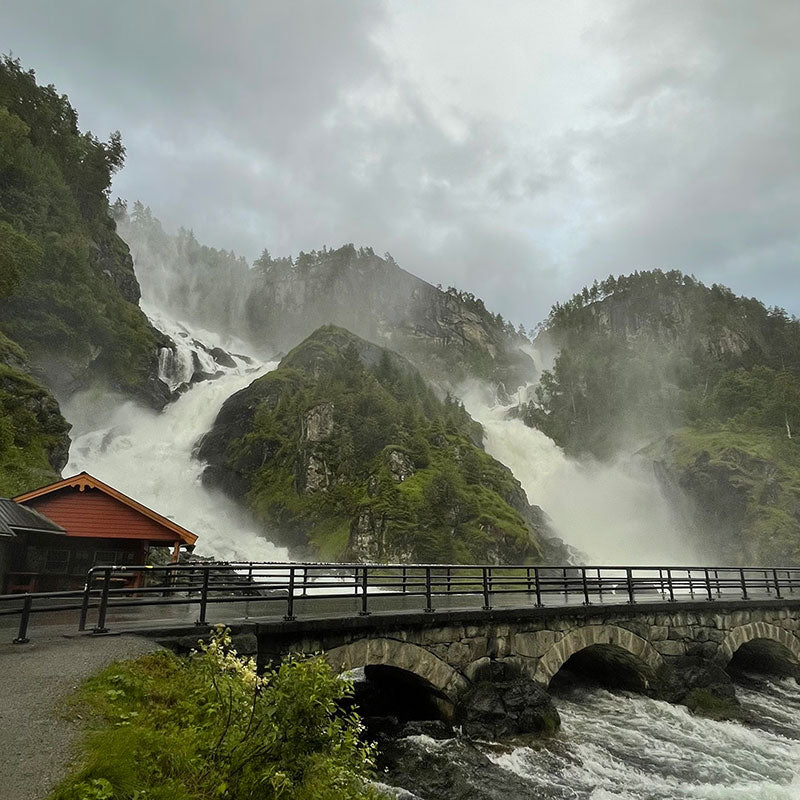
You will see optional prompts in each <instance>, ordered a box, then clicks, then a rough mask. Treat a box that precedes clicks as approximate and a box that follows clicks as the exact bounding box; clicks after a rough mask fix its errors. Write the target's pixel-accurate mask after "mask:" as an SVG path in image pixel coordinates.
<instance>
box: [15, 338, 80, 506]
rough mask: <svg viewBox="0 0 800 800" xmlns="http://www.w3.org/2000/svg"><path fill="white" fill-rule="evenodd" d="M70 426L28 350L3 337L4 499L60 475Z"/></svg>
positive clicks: (67, 445) (65, 457)
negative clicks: (35, 372)
mask: <svg viewBox="0 0 800 800" xmlns="http://www.w3.org/2000/svg"><path fill="white" fill-rule="evenodd" d="M69 427H70V426H69V425H68V423H67V422H66V420H65V419H64V418H63V417H62V416H61V412H60V410H59V407H58V403H57V402H56V400H55V398H54V397H53V396H52V394H50V392H49V391H48V390H47V389H46V388H45V387H44V386H42V385H41V384H40V383H39V382H38V381H36V380H35V379H34V378H33V377H32V375H31V373H30V366H29V364H28V361H27V358H26V357H25V354H24V352H23V351H22V350H21V349H20V348H19V347H17V346H16V345H14V344H13V343H12V342H11V341H10V340H8V339H7V338H5V337H4V336H2V334H0V496H6V497H9V496H14V495H15V494H19V493H20V492H22V491H25V490H28V489H32V488H34V487H36V486H42V485H44V484H46V483H49V482H50V481H52V480H55V479H57V478H58V477H60V473H61V470H62V469H63V468H64V465H65V464H66V463H67V456H68V454H69V436H68V435H67V434H68V432H69Z"/></svg>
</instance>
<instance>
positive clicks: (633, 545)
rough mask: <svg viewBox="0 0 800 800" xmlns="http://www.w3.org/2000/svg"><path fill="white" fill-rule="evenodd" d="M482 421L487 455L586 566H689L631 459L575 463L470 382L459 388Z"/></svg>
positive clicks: (684, 548) (685, 547) (669, 516)
mask: <svg viewBox="0 0 800 800" xmlns="http://www.w3.org/2000/svg"><path fill="white" fill-rule="evenodd" d="M460 396H461V399H462V400H463V402H464V404H465V407H466V409H467V411H468V412H469V413H470V414H471V415H472V417H473V418H474V419H476V420H477V421H478V422H480V423H481V424H482V425H483V428H484V432H485V442H484V446H485V447H486V450H487V452H488V453H489V454H490V455H492V456H494V457H495V458H496V459H497V460H498V461H500V462H502V463H503V464H505V465H506V466H507V467H508V468H509V469H510V470H511V471H512V472H513V473H514V476H515V477H516V478H517V480H518V481H519V482H520V483H521V484H522V488H523V489H524V490H525V493H526V494H527V495H528V500H529V502H531V503H534V504H536V505H538V506H541V508H542V509H543V510H544V511H545V513H546V514H547V515H548V516H549V517H550V519H551V522H552V525H553V527H554V529H555V531H556V533H557V534H558V535H559V536H560V537H561V538H562V539H564V541H565V542H567V544H569V545H572V546H573V547H577V548H578V549H580V550H581V551H582V552H583V553H585V554H586V555H587V556H588V558H589V562H590V563H592V564H642V565H649V564H669V563H672V564H676V565H678V564H690V563H692V562H693V561H696V560H697V557H698V556H697V554H696V552H695V548H694V547H692V546H691V545H690V543H689V541H688V537H686V536H685V535H684V531H683V527H682V525H681V523H680V521H679V520H678V519H677V518H676V516H675V513H674V511H673V510H672V508H671V506H670V504H669V503H668V502H667V500H666V498H665V497H664V496H663V494H662V492H661V489H660V487H659V485H658V482H657V480H656V478H655V475H654V474H653V473H652V471H650V472H648V471H647V470H646V469H645V468H644V467H643V466H642V465H641V464H638V463H636V462H635V461H633V460H631V461H629V462H627V463H626V462H622V461H620V462H617V463H614V464H599V463H596V462H590V461H583V462H579V461H576V460H574V459H572V458H569V457H568V456H566V455H565V453H564V451H563V450H562V449H561V448H560V447H558V445H556V443H555V442H554V441H553V440H552V439H550V438H548V437H547V436H546V435H545V434H544V433H542V432H541V431H539V430H536V429H534V428H529V427H528V426H527V425H525V423H523V422H522V421H521V420H519V419H510V418H509V417H508V412H509V411H510V409H511V407H510V406H503V405H500V404H498V403H496V402H494V401H493V400H492V399H491V398H489V397H487V395H486V393H485V390H481V389H479V388H476V387H470V388H467V389H465V390H464V391H462V392H461V393H460Z"/></svg>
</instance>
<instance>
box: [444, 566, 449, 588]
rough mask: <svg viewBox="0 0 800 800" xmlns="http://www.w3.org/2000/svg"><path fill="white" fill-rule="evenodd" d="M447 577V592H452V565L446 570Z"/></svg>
mask: <svg viewBox="0 0 800 800" xmlns="http://www.w3.org/2000/svg"><path fill="white" fill-rule="evenodd" d="M445 578H446V580H447V594H450V567H447V571H446V572H445Z"/></svg>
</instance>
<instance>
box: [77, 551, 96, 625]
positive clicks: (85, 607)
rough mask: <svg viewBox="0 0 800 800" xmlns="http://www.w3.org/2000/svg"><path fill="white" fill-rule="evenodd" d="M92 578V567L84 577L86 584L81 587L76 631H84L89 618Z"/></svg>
mask: <svg viewBox="0 0 800 800" xmlns="http://www.w3.org/2000/svg"><path fill="white" fill-rule="evenodd" d="M93 577H94V567H92V568H91V569H90V570H89V572H88V574H87V575H86V583H85V584H84V585H83V600H82V601H81V618H80V622H78V630H79V631H85V630H86V620H87V618H88V616H89V600H90V597H91V592H92V578H93Z"/></svg>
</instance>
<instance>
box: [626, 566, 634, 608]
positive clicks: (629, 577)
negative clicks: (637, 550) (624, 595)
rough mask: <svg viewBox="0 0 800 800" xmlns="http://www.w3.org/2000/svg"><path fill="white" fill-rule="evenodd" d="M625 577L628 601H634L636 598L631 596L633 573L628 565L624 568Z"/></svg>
mask: <svg viewBox="0 0 800 800" xmlns="http://www.w3.org/2000/svg"><path fill="white" fill-rule="evenodd" d="M625 579H626V581H627V584H628V602H629V603H635V602H636V599H635V598H634V596H633V573H632V572H631V568H630V567H627V568H626V569H625Z"/></svg>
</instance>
